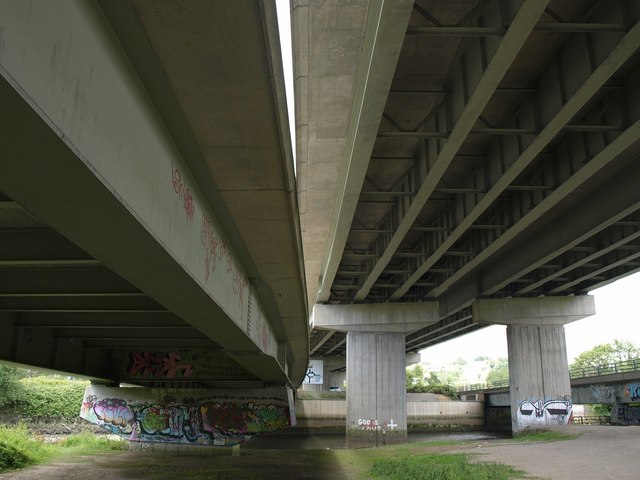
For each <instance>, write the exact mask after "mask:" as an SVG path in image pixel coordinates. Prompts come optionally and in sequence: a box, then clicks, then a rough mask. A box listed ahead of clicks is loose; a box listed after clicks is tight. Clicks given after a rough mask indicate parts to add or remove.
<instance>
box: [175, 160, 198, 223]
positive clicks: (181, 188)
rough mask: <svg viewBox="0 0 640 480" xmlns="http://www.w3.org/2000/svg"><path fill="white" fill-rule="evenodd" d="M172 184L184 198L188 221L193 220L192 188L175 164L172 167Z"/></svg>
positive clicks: (183, 204)
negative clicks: (183, 178) (185, 181)
mask: <svg viewBox="0 0 640 480" xmlns="http://www.w3.org/2000/svg"><path fill="white" fill-rule="evenodd" d="M171 184H172V185H173V190H174V191H175V192H176V194H177V195H178V197H179V198H180V199H181V200H182V206H183V208H184V210H185V212H186V214H187V221H189V222H190V221H192V220H193V214H194V212H195V205H194V203H193V195H192V194H191V190H190V189H189V187H188V186H187V185H186V183H184V181H183V180H182V174H181V173H180V170H178V169H177V168H176V167H175V166H172V168H171Z"/></svg>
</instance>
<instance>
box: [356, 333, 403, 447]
mask: <svg viewBox="0 0 640 480" xmlns="http://www.w3.org/2000/svg"><path fill="white" fill-rule="evenodd" d="M405 381H406V380H405V348H404V334H403V333H384V332H349V333H347V386H348V388H347V447H350V448H362V447H374V446H379V445H385V444H392V443H402V442H406V441H407V392H406V386H405Z"/></svg>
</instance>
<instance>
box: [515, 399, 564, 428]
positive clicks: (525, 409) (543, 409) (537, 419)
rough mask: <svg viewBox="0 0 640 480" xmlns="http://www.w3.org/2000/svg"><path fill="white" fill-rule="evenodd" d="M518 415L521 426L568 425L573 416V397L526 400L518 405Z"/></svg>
mask: <svg viewBox="0 0 640 480" xmlns="http://www.w3.org/2000/svg"><path fill="white" fill-rule="evenodd" d="M517 417H518V423H519V425H520V427H521V428H531V427H540V426H549V425H567V424H569V423H570V422H571V420H572V418H573V408H572V404H571V398H568V397H563V398H557V399H552V400H546V401H544V400H541V399H537V400H524V401H522V402H520V405H519V406H518V413H517Z"/></svg>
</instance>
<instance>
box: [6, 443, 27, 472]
mask: <svg viewBox="0 0 640 480" xmlns="http://www.w3.org/2000/svg"><path fill="white" fill-rule="evenodd" d="M30 463H31V460H30V459H29V457H28V456H27V455H25V454H24V453H23V452H21V451H20V450H18V449H17V448H16V447H13V446H11V445H8V444H6V443H4V442H0V472H4V471H5V470H15V469H16V468H22V467H26V466H27V465H29V464H30Z"/></svg>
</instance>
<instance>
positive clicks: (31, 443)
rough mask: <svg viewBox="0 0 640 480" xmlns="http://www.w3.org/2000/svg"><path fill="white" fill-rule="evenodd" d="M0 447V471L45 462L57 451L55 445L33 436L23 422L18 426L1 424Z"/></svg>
mask: <svg viewBox="0 0 640 480" xmlns="http://www.w3.org/2000/svg"><path fill="white" fill-rule="evenodd" d="M0 448H1V449H2V455H0V472H4V471H5V470H12V469H16V468H22V467H25V466H27V465H32V464H34V463H41V462H45V461H47V460H49V459H50V458H52V457H53V456H54V455H55V451H56V448H55V447H54V446H53V445H48V444H45V443H44V442H42V441H40V440H38V439H36V438H34V437H32V436H31V435H30V434H29V431H28V430H27V427H26V426H25V425H23V424H21V425H18V426H17V427H4V426H0Z"/></svg>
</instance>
